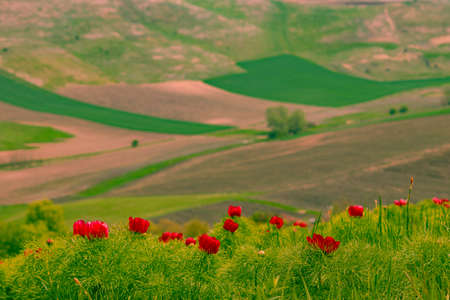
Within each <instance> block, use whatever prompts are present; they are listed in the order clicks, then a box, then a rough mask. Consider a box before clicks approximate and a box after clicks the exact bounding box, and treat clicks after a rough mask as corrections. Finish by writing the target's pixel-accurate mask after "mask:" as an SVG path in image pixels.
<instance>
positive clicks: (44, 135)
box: [0, 122, 73, 151]
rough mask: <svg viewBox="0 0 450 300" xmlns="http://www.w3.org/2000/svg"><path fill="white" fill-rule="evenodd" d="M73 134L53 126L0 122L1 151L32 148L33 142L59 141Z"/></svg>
mask: <svg viewBox="0 0 450 300" xmlns="http://www.w3.org/2000/svg"><path fill="white" fill-rule="evenodd" d="M70 137H73V135H71V134H68V133H65V132H62V131H59V130H55V129H53V128H51V127H41V126H32V125H24V124H18V123H13V122H0V151H2V150H18V149H32V148H34V147H31V146H28V145H27V144H31V143H50V142H59V141H62V140H64V139H66V138H70Z"/></svg>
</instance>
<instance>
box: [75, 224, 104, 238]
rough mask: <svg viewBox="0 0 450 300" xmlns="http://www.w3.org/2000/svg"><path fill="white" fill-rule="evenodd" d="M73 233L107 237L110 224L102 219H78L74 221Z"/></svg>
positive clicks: (92, 236)
mask: <svg viewBox="0 0 450 300" xmlns="http://www.w3.org/2000/svg"><path fill="white" fill-rule="evenodd" d="M73 235H80V236H82V237H87V238H88V239H91V238H97V239H99V238H107V237H108V236H109V229H108V225H106V223H104V222H102V221H92V222H85V221H84V220H78V221H76V222H75V223H73Z"/></svg>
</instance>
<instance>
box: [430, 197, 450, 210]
mask: <svg viewBox="0 0 450 300" xmlns="http://www.w3.org/2000/svg"><path fill="white" fill-rule="evenodd" d="M433 202H434V203H435V204H436V205H444V206H445V207H446V208H449V207H450V204H449V203H448V202H449V201H448V199H445V198H438V197H433Z"/></svg>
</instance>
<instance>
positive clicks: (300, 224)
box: [292, 221, 308, 228]
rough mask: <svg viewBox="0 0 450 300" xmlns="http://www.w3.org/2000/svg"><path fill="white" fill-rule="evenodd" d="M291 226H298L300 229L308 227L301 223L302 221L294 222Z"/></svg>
mask: <svg viewBox="0 0 450 300" xmlns="http://www.w3.org/2000/svg"><path fill="white" fill-rule="evenodd" d="M292 225H293V226H299V227H302V228H305V227H308V224H306V223H305V222H302V221H297V222H295V223H294V224H292Z"/></svg>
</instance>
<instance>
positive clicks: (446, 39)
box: [430, 35, 450, 46]
mask: <svg viewBox="0 0 450 300" xmlns="http://www.w3.org/2000/svg"><path fill="white" fill-rule="evenodd" d="M430 43H431V44H432V45H433V46H440V45H444V44H450V35H443V36H438V37H434V38H432V39H430Z"/></svg>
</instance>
